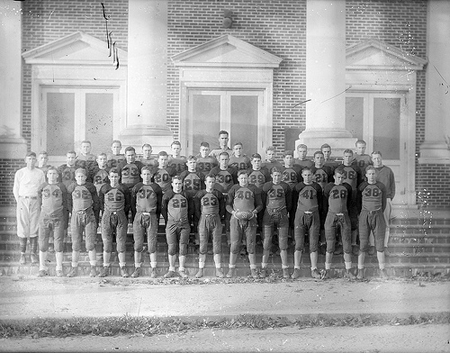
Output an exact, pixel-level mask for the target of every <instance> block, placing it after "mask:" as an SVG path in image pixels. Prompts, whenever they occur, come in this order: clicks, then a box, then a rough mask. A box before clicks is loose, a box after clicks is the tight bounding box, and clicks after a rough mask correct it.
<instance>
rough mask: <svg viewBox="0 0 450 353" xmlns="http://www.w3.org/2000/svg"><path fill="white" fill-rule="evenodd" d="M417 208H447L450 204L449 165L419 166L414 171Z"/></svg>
mask: <svg viewBox="0 0 450 353" xmlns="http://www.w3.org/2000/svg"><path fill="white" fill-rule="evenodd" d="M416 190H417V204H418V205H419V207H424V208H425V207H428V208H447V209H448V207H449V204H450V165H442V164H419V165H418V166H417V171H416Z"/></svg>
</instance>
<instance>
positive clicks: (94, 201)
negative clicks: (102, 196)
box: [86, 183, 100, 224]
mask: <svg viewBox="0 0 450 353" xmlns="http://www.w3.org/2000/svg"><path fill="white" fill-rule="evenodd" d="M86 188H87V189H88V190H89V192H90V193H91V196H92V209H93V210H94V215H95V219H96V221H97V224H98V223H99V215H100V200H99V198H98V195H97V189H96V188H95V185H94V184H92V183H86Z"/></svg>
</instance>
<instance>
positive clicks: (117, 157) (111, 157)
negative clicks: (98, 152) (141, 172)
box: [106, 153, 127, 169]
mask: <svg viewBox="0 0 450 353" xmlns="http://www.w3.org/2000/svg"><path fill="white" fill-rule="evenodd" d="M106 159H107V162H106V163H107V166H108V168H109V169H111V168H116V167H118V166H119V165H120V164H121V163H124V162H126V160H127V159H126V158H125V156H124V155H123V154H110V153H108V154H107V155H106Z"/></svg>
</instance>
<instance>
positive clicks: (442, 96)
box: [419, 0, 450, 164]
mask: <svg viewBox="0 0 450 353" xmlns="http://www.w3.org/2000/svg"><path fill="white" fill-rule="evenodd" d="M427 26H428V28H427V55H428V66H427V79H426V97H425V142H424V143H423V144H422V145H421V146H420V158H419V163H421V164H424V163H439V164H449V163H450V65H449V58H450V1H440V0H430V1H428V18H427ZM446 138H447V143H446Z"/></svg>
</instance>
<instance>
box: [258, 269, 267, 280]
mask: <svg viewBox="0 0 450 353" xmlns="http://www.w3.org/2000/svg"><path fill="white" fill-rule="evenodd" d="M259 277H261V278H266V277H267V270H266V269H265V268H262V269H261V271H259Z"/></svg>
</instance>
